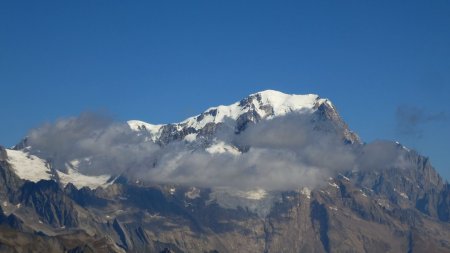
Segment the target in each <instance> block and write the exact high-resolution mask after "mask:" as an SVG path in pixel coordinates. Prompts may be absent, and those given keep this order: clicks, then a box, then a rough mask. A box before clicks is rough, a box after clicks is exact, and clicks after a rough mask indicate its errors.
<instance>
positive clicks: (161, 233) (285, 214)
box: [0, 91, 450, 252]
mask: <svg viewBox="0 0 450 253" xmlns="http://www.w3.org/2000/svg"><path fill="white" fill-rule="evenodd" d="M293 113H296V115H297V116H298V118H300V120H298V119H297V118H295V120H294V121H292V120H290V119H289V117H291V116H290V115H292V114H293ZM267 122H269V123H267ZM305 122H307V124H305ZM292 124H293V127H294V130H295V131H294V133H298V135H302V134H308V136H314V139H313V140H312V141H307V142H304V143H306V144H308V145H311V146H313V147H316V146H314V145H316V144H314V143H321V144H322V143H324V144H327V145H331V144H333V143H334V142H330V141H329V139H322V136H328V135H331V136H333V138H334V137H336V139H337V140H338V142H339V143H340V144H339V146H337V148H335V149H331V150H330V149H328V148H320V149H312V150H313V151H317V150H318V151H320V152H319V153H320V158H321V159H320V160H319V161H316V160H314V159H313V158H315V157H316V156H310V155H309V154H310V153H311V152H312V151H311V149H307V148H308V147H309V146H305V147H303V146H302V145H299V146H296V145H294V144H295V143H296V142H297V141H299V142H301V141H303V139H304V138H303V137H302V138H299V139H296V137H295V135H292V136H291V135H289V136H288V138H289V139H293V144H292V143H291V144H289V145H294V146H293V148H292V147H291V146H289V147H288V148H286V147H285V146H283V145H285V144H286V143H285V142H283V143H278V144H276V145H275V144H273V143H274V141H273V139H270V138H269V139H264V138H263V137H262V136H261V135H262V134H266V135H271V134H272V133H279V131H278V132H271V131H272V130H271V129H269V127H270V128H273V127H274V126H279V128H278V129H280V128H281V129H282V131H281V132H286V131H288V130H290V128H287V127H286V126H291V125H292ZM128 125H129V126H130V131H131V133H132V134H133V135H136V136H141V137H142V138H143V139H144V141H145V142H150V143H153V144H154V145H157V146H158V147H162V149H161V150H167V149H164V147H167V146H170V145H172V144H173V143H183V148H184V149H183V150H186V149H187V150H189V154H191V153H194V154H195V153H196V152H202V153H201V154H202V156H201V157H203V155H204V154H205V153H206V154H209V155H211V156H214V157H217V156H219V157H220V156H223V155H224V157H225V158H224V159H228V160H230V159H231V160H233V159H237V160H239V159H243V158H240V157H245V156H248V155H249V154H251V152H254V151H253V150H254V149H256V148H260V147H263V146H264V147H265V146H268V145H269V144H273V145H275V146H276V148H274V149H270V150H269V151H273V152H276V151H278V150H282V153H283V154H282V155H280V156H277V157H280V159H288V158H289V157H288V156H284V155H285V153H289V152H291V149H294V151H295V152H294V154H297V155H298V154H300V155H299V157H301V158H302V159H303V160H302V162H304V160H305V159H306V160H308V162H309V163H308V164H309V165H310V166H311V167H319V169H318V170H305V169H304V168H303V165H304V163H298V164H299V165H298V166H299V170H303V171H304V172H305V174H302V175H304V176H302V175H301V176H300V177H296V176H295V171H293V172H292V178H293V179H294V181H295V180H298V184H297V185H296V187H293V186H292V185H293V184H292V183H288V182H289V179H286V182H287V183H286V187H280V185H279V184H275V185H273V184H268V183H267V182H271V181H276V178H273V180H268V181H267V180H265V179H259V178H258V180H259V181H256V182H257V183H258V184H261V187H254V186H255V185H257V184H256V183H255V185H253V183H252V180H253V177H252V176H253V175H252V174H251V173H250V174H249V173H247V174H246V175H249V177H248V187H245V186H246V185H242V182H244V184H245V183H246V180H245V178H244V179H243V180H242V182H241V181H240V180H239V179H238V178H236V180H235V181H236V182H238V183H236V184H232V183H233V182H230V184H228V185H220V186H217V185H215V183H214V184H213V183H212V182H215V180H216V179H215V178H210V182H209V183H205V182H203V181H192V180H191V181H189V180H187V181H183V182H181V181H179V180H178V181H177V180H175V176H174V182H169V181H168V180H152V178H149V177H145V176H143V175H145V174H143V172H142V169H140V170H139V173H136V172H135V171H133V170H132V169H130V168H127V169H126V170H124V171H123V172H122V173H117V171H113V172H114V173H111V174H110V175H107V174H103V172H104V171H105V170H102V174H101V175H98V174H97V175H90V174H87V173H86V171H85V170H83V167H81V166H82V165H79V164H82V163H80V162H73V161H68V162H67V164H70V166H67V167H64V168H62V167H58V166H57V163H56V162H55V160H52V159H50V158H52V157H46V156H45V155H44V152H42V148H41V149H39V152H37V151H36V146H37V145H38V144H39V143H37V142H33V141H32V140H24V141H23V142H22V143H21V144H20V145H17V146H16V147H15V148H14V149H5V148H0V201H1V207H0V251H1V252H450V208H449V205H450V197H449V196H450V194H449V193H450V186H449V184H448V182H446V181H444V180H443V179H442V178H441V177H440V176H439V175H438V173H437V172H436V171H435V169H434V168H433V167H432V165H431V163H430V161H429V159H428V158H426V157H423V156H421V155H420V154H418V153H417V152H415V151H413V150H409V149H408V148H406V147H404V146H403V145H401V144H399V143H395V142H375V143H369V144H366V143H363V142H362V141H361V140H360V139H359V137H358V136H357V135H356V134H355V133H353V132H352V131H351V130H350V129H349V128H348V126H347V125H346V124H345V122H344V121H343V120H342V119H341V117H340V116H339V114H338V113H337V111H336V109H335V107H334V105H332V104H331V103H330V102H329V101H328V100H326V99H322V98H319V97H318V96H316V95H304V96H294V95H286V94H282V93H279V92H275V91H265V92H260V93H256V94H252V95H250V96H249V97H247V98H245V99H243V100H242V101H240V102H237V103H235V104H233V105H230V106H219V107H214V108H210V109H208V110H207V111H205V112H204V113H202V114H200V115H198V116H195V117H192V118H189V119H187V120H186V121H183V122H181V123H176V124H168V125H151V124H148V123H145V122H141V121H130V122H128ZM259 126H263V127H262V128H261V129H259V128H258V127H259ZM252 128H253V129H256V130H252V131H254V132H255V133H257V136H261V137H260V138H256V140H257V141H255V140H253V139H252V141H247V142H244V141H242V140H247V139H248V138H249V136H250V135H249V134H248V132H246V131H248V129H252ZM304 128H310V129H311V132H309V131H307V132H304V131H303V130H302V129H304ZM224 136H225V137H224ZM230 136H231V137H230ZM305 138H306V137H305ZM333 140H334V139H333ZM264 141H270V142H269V143H267V142H264ZM35 143H36V145H35ZM302 143H303V142H302ZM341 144H342V146H340V145H341ZM139 145H140V144H139ZM298 149H302V151H301V152H300V151H297V150H298ZM303 149H307V150H308V152H304V151H303ZM342 149H344V150H345V152H342ZM348 150H349V151H348ZM159 151H160V150H159ZM159 151H158V152H159ZM331 151H335V152H337V153H338V154H339V155H340V156H343V155H348V156H349V157H350V158H352V160H351V162H350V163H347V162H344V163H342V164H343V165H342V166H336V168H334V167H335V166H334V164H332V163H337V161H339V162H341V160H339V159H336V158H335V156H334V154H333V153H332V152H331ZM171 152H172V151H171ZM177 152H178V151H177ZM173 154H176V153H173ZM305 154H308V155H305ZM196 157H197V156H196ZM233 157H234V158H233ZM89 158H90V160H89V162H92V163H95V157H94V156H90V157H89ZM191 158H192V157H189V159H191ZM350 158H349V159H350ZM82 159H85V158H84V157H79V160H80V161H81V160H82ZM173 159H176V158H175V157H174V158H173ZM208 161H216V160H208ZM327 161H331V162H332V163H331V164H330V163H327ZM345 161H347V160H345ZM69 162H70V163H69ZM268 162H269V161H268ZM161 163H163V162H162V158H160V157H158V158H155V160H151V162H149V163H148V168H144V169H148V170H154V169H155V168H158V164H161ZM224 164H226V163H224ZM277 164H280V166H291V165H292V164H291V163H277ZM233 165H234V163H233ZM349 165H354V166H349ZM136 166H139V167H142V164H137V165H136ZM199 166H200V165H199ZM210 166H211V170H212V169H213V168H212V167H213V166H212V165H210ZM261 166H263V165H261ZM271 166H272V165H271ZM327 166H331V167H333V169H332V170H327V173H326V174H325V173H319V175H320V177H317V178H319V179H320V180H316V179H317V178H315V179H314V180H316V181H317V182H315V183H314V184H309V182H308V181H313V176H314V175H316V174H307V173H310V172H311V171H313V172H314V173H316V172H317V171H319V172H321V171H322V170H326V167H327ZM270 168H271V169H273V170H275V171H276V172H278V173H274V174H268V175H267V177H269V176H272V177H274V176H277V175H284V174H283V173H285V172H284V170H283V169H284V168H281V167H275V166H274V167H273V168H272V167H270ZM224 169H228V168H227V167H226V166H225V165H224ZM238 169H239V168H238ZM244 169H246V168H242V170H244ZM294 169H295V166H294ZM106 171H107V170H106ZM251 172H253V173H254V174H258V173H260V172H261V171H259V170H257V168H254V169H253V170H252V171H251ZM264 172H267V171H264ZM204 173H208V172H204ZM152 175H153V174H152ZM155 175H156V174H155ZM171 175H175V174H171ZM211 175H225V176H226V175H227V174H211ZM308 175H311V178H310V179H309V178H306V179H305V177H307V176H308ZM263 176H264V175H263ZM198 177H202V175H198ZM177 178H179V175H178V174H177ZM269 179H270V178H269ZM190 182H200V183H199V184H190ZM232 186H234V187H232Z"/></svg>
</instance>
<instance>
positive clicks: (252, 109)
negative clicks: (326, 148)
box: [128, 90, 334, 142]
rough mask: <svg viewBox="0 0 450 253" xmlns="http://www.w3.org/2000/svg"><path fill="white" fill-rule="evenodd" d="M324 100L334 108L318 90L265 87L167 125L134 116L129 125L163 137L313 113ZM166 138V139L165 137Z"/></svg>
mask: <svg viewBox="0 0 450 253" xmlns="http://www.w3.org/2000/svg"><path fill="white" fill-rule="evenodd" d="M323 103H327V104H328V105H329V106H330V107H331V108H334V107H333V105H332V104H331V102H330V101H329V100H327V99H323V98H320V97H319V96H318V95H316V94H307V95H295V94H285V93H282V92H280V91H275V90H265V91H260V92H257V93H253V94H250V95H249V96H247V97H246V98H244V99H242V100H241V101H238V102H235V103H233V104H230V105H220V106H216V107H211V108H209V109H207V110H206V111H204V112H203V113H201V114H199V115H196V116H193V117H190V118H187V119H186V120H184V121H181V122H179V123H173V124H166V125H153V124H149V123H146V122H143V121H138V120H131V121H128V125H129V126H130V128H131V129H133V130H135V131H143V130H144V131H147V132H148V133H149V134H150V136H151V139H152V141H155V142H156V141H160V140H161V138H164V136H165V135H167V134H170V133H173V132H178V133H181V135H182V137H183V138H184V136H187V135H189V137H190V138H189V141H191V139H192V138H191V137H192V136H193V135H192V134H197V133H198V132H205V131H206V132H208V131H209V130H210V129H211V128H212V126H214V125H218V124H226V125H229V126H231V127H239V126H237V124H239V122H242V121H252V122H256V121H259V120H261V119H271V118H274V117H279V116H283V115H286V114H288V113H292V112H298V113H312V112H314V111H315V110H317V108H318V107H319V106H320V105H322V104H323ZM163 142H164V141H163Z"/></svg>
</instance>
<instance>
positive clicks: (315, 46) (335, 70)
mask: <svg viewBox="0 0 450 253" xmlns="http://www.w3.org/2000/svg"><path fill="white" fill-rule="evenodd" d="M449 13H450V1H446V0H445V1H444V0H434V1H211V0H209V1H114V0H111V1H100V0H99V1H81V0H80V1H1V2H0V91H1V93H0V94H1V100H0V103H1V108H2V109H1V111H2V121H1V124H0V143H1V144H2V145H5V146H11V145H13V144H15V143H17V142H18V141H19V140H20V139H21V138H22V137H23V136H24V135H26V134H27V131H28V130H29V129H31V128H33V127H36V126H39V125H40V124H42V123H44V122H48V121H54V120H56V119H58V118H61V117H66V116H74V115H78V114H79V113H80V112H83V111H106V112H108V113H110V114H111V115H113V116H114V117H115V118H116V119H118V120H123V121H125V120H128V119H140V120H144V121H147V122H152V123H169V122H177V121H181V120H183V119H184V118H186V117H188V116H192V115H194V114H198V113H200V112H201V111H203V110H204V109H206V108H208V107H210V106H215V105H218V104H230V103H232V102H234V101H237V100H240V99H241V98H243V97H245V96H246V95H248V94H250V93H254V92H257V91H259V90H264V89H275V90H280V91H283V92H286V93H297V94H303V93H317V94H319V95H321V96H322V97H328V98H330V99H331V100H332V101H333V102H334V104H335V105H336V106H337V108H338V110H339V112H340V113H341V115H342V116H343V117H344V119H345V120H346V121H347V122H348V124H349V125H350V127H351V128H352V129H353V130H355V131H356V132H357V133H359V135H360V136H361V137H362V138H363V139H364V140H365V141H367V142H370V141H373V140H376V139H390V140H398V141H400V142H402V143H404V144H405V145H407V146H409V147H412V148H415V149H417V150H419V151H420V152H421V153H423V154H424V155H427V156H430V157H431V161H432V163H433V164H434V165H435V167H437V169H438V171H439V172H440V173H441V175H443V176H444V177H445V178H447V179H449V178H450V156H449V155H448V154H449V153H448V152H449V150H450V131H449V129H450V119H449V115H450V105H449V104H450V103H449V101H448V100H449V98H450V15H449ZM408 124H409V125H408ZM405 125H406V126H408V129H404V128H405ZM399 126H400V127H399Z"/></svg>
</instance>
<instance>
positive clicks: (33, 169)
mask: <svg viewBox="0 0 450 253" xmlns="http://www.w3.org/2000/svg"><path fill="white" fill-rule="evenodd" d="M6 153H7V156H8V163H9V164H10V165H11V167H12V169H13V170H14V173H16V175H17V176H18V177H20V178H21V179H25V180H29V181H32V182H38V181H39V180H41V179H44V180H50V179H51V175H52V173H51V170H50V168H49V167H48V166H47V163H46V162H45V161H44V160H42V159H41V158H39V157H37V156H34V155H29V154H27V153H26V152H24V151H21V150H11V149H6Z"/></svg>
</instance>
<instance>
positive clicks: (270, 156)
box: [28, 113, 400, 190]
mask: <svg viewBox="0 0 450 253" xmlns="http://www.w3.org/2000/svg"><path fill="white" fill-rule="evenodd" d="M148 137H149V136H147V135H146V134H145V133H144V132H135V131H132V130H131V129H130V128H129V127H128V125H127V124H125V123H120V122H115V121H114V120H112V119H110V118H107V117H105V116H102V115H97V114H92V113H84V114H82V115H80V116H79V117H72V118H67V119H61V120H58V121H57V122H55V123H52V124H46V125H43V126H42V127H40V128H37V129H34V130H32V131H30V133H29V137H28V144H29V145H30V146H31V152H33V153H35V154H36V155H38V156H40V157H42V158H45V159H48V160H50V161H51V163H52V164H53V166H54V167H55V168H56V169H59V170H64V169H65V168H66V164H67V163H68V162H70V161H73V160H76V159H78V160H80V161H81V163H80V165H79V167H78V168H79V170H80V172H82V173H84V174H88V175H99V174H110V175H119V174H123V175H126V176H127V177H130V178H135V179H140V180H144V181H147V182H154V183H176V184H184V185H194V186H202V187H234V188H238V189H242V190H250V189H255V188H262V189H266V190H291V189H297V188H298V187H300V186H302V187H303V186H307V187H310V188H314V187H316V186H318V185H320V184H321V183H323V182H325V179H326V178H328V177H329V176H334V175H335V174H337V173H339V172H342V171H346V170H352V169H365V168H384V167H389V166H395V165H396V164H397V161H398V159H399V157H400V153H399V151H398V147H396V146H395V145H393V144H388V143H384V142H379V143H374V144H370V145H365V146H359V145H348V144H344V142H343V140H342V136H341V134H340V132H339V129H338V130H336V126H334V125H332V123H331V122H329V121H318V120H317V118H315V116H314V115H308V114H288V115H286V116H284V117H279V118H275V119H272V120H266V121H261V122H259V123H258V124H254V125H250V126H248V127H247V128H246V129H245V130H244V131H243V132H241V133H240V134H235V133H234V131H232V129H224V130H222V132H220V133H218V134H217V138H218V139H217V140H216V141H221V142H224V143H229V144H233V145H235V146H237V147H240V148H241V149H242V150H244V152H243V153H242V154H240V155H234V154H231V153H215V154H210V153H208V152H206V151H205V150H204V149H203V148H200V146H198V147H196V148H193V146H192V144H188V143H186V142H183V141H180V142H172V143H170V144H168V145H164V146H160V145H157V144H154V143H152V142H150V141H148V140H149V138H148Z"/></svg>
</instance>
